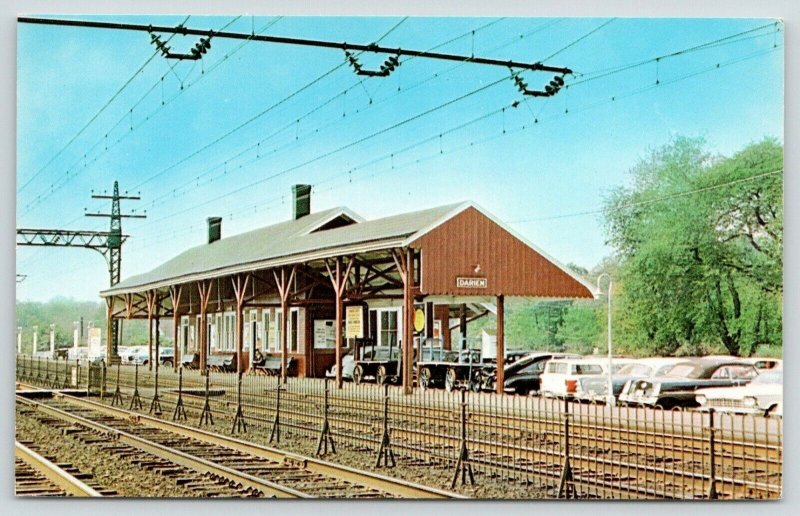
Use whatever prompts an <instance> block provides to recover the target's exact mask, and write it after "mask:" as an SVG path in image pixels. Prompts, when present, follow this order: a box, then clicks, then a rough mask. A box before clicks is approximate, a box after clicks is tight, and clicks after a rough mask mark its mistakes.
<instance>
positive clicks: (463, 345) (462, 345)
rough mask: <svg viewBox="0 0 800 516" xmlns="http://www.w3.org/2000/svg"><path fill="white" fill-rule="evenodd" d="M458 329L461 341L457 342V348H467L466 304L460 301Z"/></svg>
mask: <svg viewBox="0 0 800 516" xmlns="http://www.w3.org/2000/svg"><path fill="white" fill-rule="evenodd" d="M458 331H459V333H461V335H460V338H461V342H459V343H458V349H467V348H468V345H467V305H466V304H465V303H461V314H460V317H459V323H458Z"/></svg>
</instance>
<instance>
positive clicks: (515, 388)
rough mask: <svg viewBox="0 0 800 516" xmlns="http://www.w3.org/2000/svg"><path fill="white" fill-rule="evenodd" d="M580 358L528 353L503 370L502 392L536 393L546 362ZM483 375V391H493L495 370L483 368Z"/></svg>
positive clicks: (571, 354)
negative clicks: (485, 378) (484, 379)
mask: <svg viewBox="0 0 800 516" xmlns="http://www.w3.org/2000/svg"><path fill="white" fill-rule="evenodd" d="M580 357H581V356H580V355H577V354H574V353H550V352H541V351H533V352H531V351H529V352H528V353H527V354H526V355H524V356H523V357H521V358H520V359H518V360H517V361H515V362H513V363H511V364H508V365H506V366H505V367H504V368H503V377H504V381H503V390H504V391H505V392H507V393H509V394H512V393H513V394H522V395H526V394H530V393H538V392H539V388H540V377H541V374H542V372H543V371H544V366H545V364H546V363H547V361H548V360H550V359H562V358H580ZM483 374H484V375H486V376H487V381H485V382H484V389H486V390H490V391H494V390H495V389H496V382H497V370H496V368H491V369H489V368H484V369H483Z"/></svg>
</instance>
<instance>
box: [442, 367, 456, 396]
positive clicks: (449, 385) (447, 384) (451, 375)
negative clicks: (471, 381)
mask: <svg viewBox="0 0 800 516" xmlns="http://www.w3.org/2000/svg"><path fill="white" fill-rule="evenodd" d="M455 388H456V370H455V369H453V368H450V369H448V370H447V374H445V376H444V390H446V391H447V392H453V391H454V390H455Z"/></svg>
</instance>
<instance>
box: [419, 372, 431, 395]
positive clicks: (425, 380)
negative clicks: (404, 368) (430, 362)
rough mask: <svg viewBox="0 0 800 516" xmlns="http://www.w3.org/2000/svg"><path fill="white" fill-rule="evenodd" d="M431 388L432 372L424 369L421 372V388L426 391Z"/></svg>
mask: <svg viewBox="0 0 800 516" xmlns="http://www.w3.org/2000/svg"><path fill="white" fill-rule="evenodd" d="M431 387H432V385H431V370H430V369H429V368H427V367H423V368H422V370H421V371H420V372H419V388H420V389H422V390H423V391H425V390H428V389H430V388H431Z"/></svg>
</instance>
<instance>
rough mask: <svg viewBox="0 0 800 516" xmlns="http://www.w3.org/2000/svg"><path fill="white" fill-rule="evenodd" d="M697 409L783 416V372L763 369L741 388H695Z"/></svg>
mask: <svg viewBox="0 0 800 516" xmlns="http://www.w3.org/2000/svg"><path fill="white" fill-rule="evenodd" d="M695 399H696V401H697V404H698V405H699V406H700V408H713V409H714V410H716V411H719V412H733V413H736V414H763V415H773V412H774V411H775V410H776V409H780V415H782V414H783V370H782V369H775V370H767V371H763V372H761V373H759V374H758V376H756V377H755V378H753V381H751V382H750V383H748V384H747V385H743V386H741V387H715V388H709V389H698V390H697V394H696V396H695Z"/></svg>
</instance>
